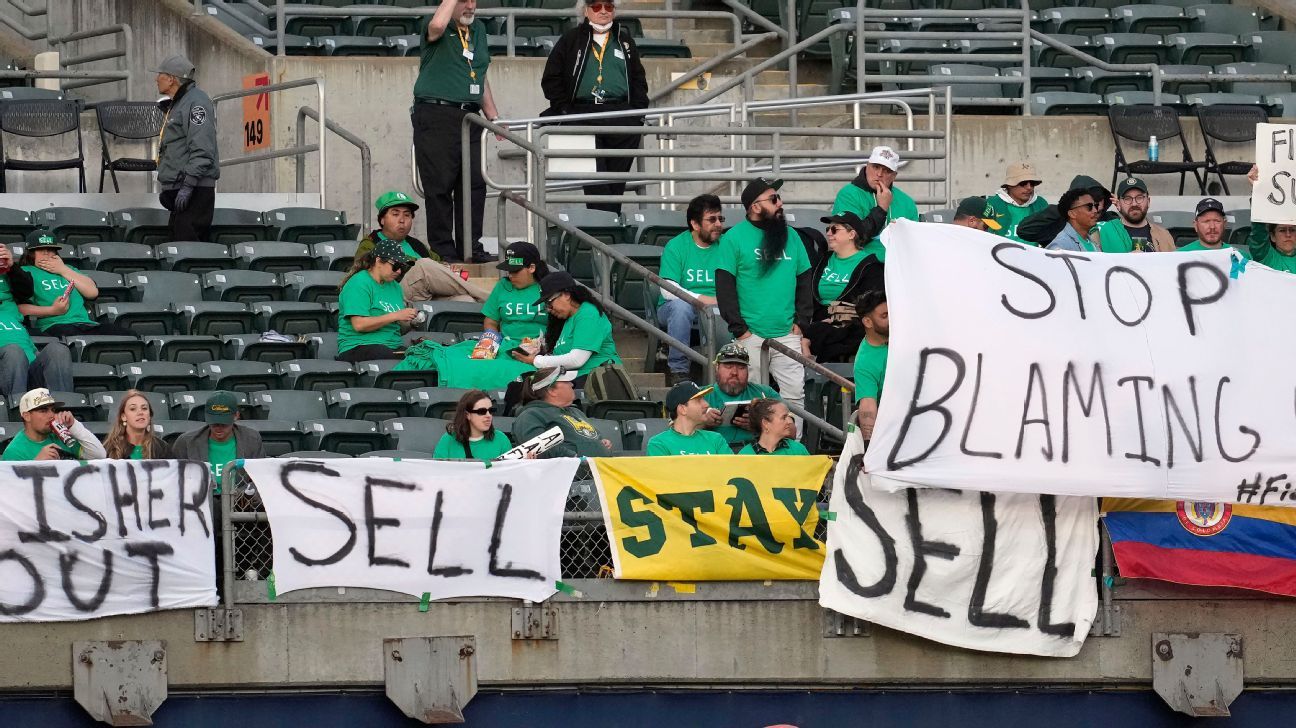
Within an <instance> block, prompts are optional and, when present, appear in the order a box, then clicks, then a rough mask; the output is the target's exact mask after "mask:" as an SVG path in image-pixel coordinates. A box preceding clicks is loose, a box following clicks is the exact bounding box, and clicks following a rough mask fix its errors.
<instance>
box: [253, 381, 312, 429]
mask: <svg viewBox="0 0 1296 728" xmlns="http://www.w3.org/2000/svg"><path fill="white" fill-rule="evenodd" d="M248 405H249V406H250V407H251V408H252V411H253V414H254V417H255V418H256V419H258V420H292V421H295V422H300V421H302V420H324V419H328V417H329V415H328V406H327V405H326V404H325V399H324V395H323V394H321V393H320V392H313V391H310V390H297V389H271V390H263V391H260V392H250V393H248Z"/></svg>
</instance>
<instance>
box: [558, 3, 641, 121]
mask: <svg viewBox="0 0 1296 728" xmlns="http://www.w3.org/2000/svg"><path fill="white" fill-rule="evenodd" d="M593 37H594V29H593V28H591V27H590V23H589V20H588V19H586V20H583V21H581V24H580V25H578V26H576V27H575V28H572V29H571V30H569V31H567V32H566V33H563V34H562V37H561V38H559V39H558V42H557V43H555V44H554V48H553V52H551V53H550V54H549V60H548V61H546V62H545V68H544V75H542V76H541V77H540V88H541V89H542V90H543V91H544V95H545V98H546V99H548V100H549V108H548V109H545V110H544V111H543V112H541V113H540V115H541V116H556V115H559V114H570V113H572V106H573V105H574V104H575V103H576V85H577V84H578V83H579V82H580V77H581V73H583V72H584V71H585V63H586V62H587V61H589V55H590V53H589V47H590V39H591V38H593ZM608 38H609V41H610V40H611V39H613V38H615V39H616V42H617V44H618V45H619V46H620V47H621V51H622V52H623V53H625V60H626V75H627V80H628V81H629V83H630V98H629V99H628V101H627V102H626V103H623V104H620V103H608V104H601V105H600V106H599V110H600V111H624V110H626V109H646V108H648V77H647V75H646V74H645V73H644V67H643V62H642V61H641V60H640V59H639V47H638V46H636V45H635V42H634V38H632V37H630V29H629V28H626V27H625V26H623V25H621V24H620V23H618V22H617V21H615V20H613V21H612V28H611V29H610V30H608Z"/></svg>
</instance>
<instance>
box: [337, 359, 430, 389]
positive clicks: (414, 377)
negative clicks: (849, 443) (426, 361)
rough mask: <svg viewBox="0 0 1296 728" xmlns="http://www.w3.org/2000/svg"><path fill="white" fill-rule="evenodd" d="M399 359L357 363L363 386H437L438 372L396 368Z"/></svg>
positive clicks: (386, 387) (412, 387) (384, 387)
mask: <svg viewBox="0 0 1296 728" xmlns="http://www.w3.org/2000/svg"><path fill="white" fill-rule="evenodd" d="M399 363H400V360H398V359H375V360H372V361H362V362H359V363H357V364H356V365H355V370H356V373H357V374H359V376H360V386H361V387H381V388H383V389H399V390H402V391H404V390H407V389H417V388H419V387H435V386H436V383H437V373H436V372H435V371H433V370H430V369H415V370H396V371H393V369H394V367H395V366H396V365H397V364H399Z"/></svg>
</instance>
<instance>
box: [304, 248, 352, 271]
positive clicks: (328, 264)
mask: <svg viewBox="0 0 1296 728" xmlns="http://www.w3.org/2000/svg"><path fill="white" fill-rule="evenodd" d="M359 244H360V243H358V242H356V241H355V240H329V241H326V242H323V243H314V244H312V245H311V246H310V247H311V256H312V257H314V258H315V267H316V268H318V269H320V270H335V271H342V272H344V273H345V272H346V271H347V270H350V268H351V261H352V260H354V259H355V251H356V246H358V245H359Z"/></svg>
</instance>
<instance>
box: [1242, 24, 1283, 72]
mask: <svg viewBox="0 0 1296 728" xmlns="http://www.w3.org/2000/svg"><path fill="white" fill-rule="evenodd" d="M1243 39H1244V40H1246V42H1247V51H1246V59H1247V60H1248V61H1254V62H1256V63H1285V64H1288V65H1290V64H1291V63H1292V49H1293V48H1296V33H1293V32H1292V31H1290V30H1259V31H1256V32H1254V33H1247V34H1246V35H1245V36H1243Z"/></svg>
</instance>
